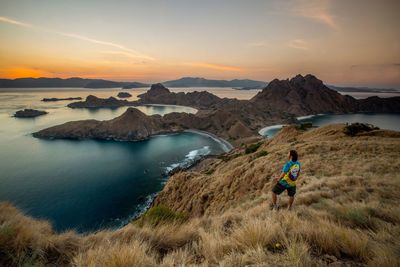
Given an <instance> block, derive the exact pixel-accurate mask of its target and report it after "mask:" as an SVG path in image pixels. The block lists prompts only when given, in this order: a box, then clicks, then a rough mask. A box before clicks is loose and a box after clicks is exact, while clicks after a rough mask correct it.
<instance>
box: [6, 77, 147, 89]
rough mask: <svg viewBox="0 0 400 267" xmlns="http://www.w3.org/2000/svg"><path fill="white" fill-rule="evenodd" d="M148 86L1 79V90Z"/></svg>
mask: <svg viewBox="0 0 400 267" xmlns="http://www.w3.org/2000/svg"><path fill="white" fill-rule="evenodd" d="M148 86H149V85H148V84H145V83H140V82H115V81H108V80H101V79H83V78H68V79H61V78H18V79H14V80H11V79H0V88H49V87H50V88H51V87H55V88H62V87H73V88H90V89H100V88H113V87H121V88H124V89H131V88H140V87H148Z"/></svg>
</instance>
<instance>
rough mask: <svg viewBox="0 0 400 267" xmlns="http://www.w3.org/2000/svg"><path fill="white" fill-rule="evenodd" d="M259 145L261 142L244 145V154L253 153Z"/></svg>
mask: <svg viewBox="0 0 400 267" xmlns="http://www.w3.org/2000/svg"><path fill="white" fill-rule="evenodd" d="M261 145H262V142H259V143H254V144H250V145H249V146H247V147H246V149H245V153H246V154H250V153H254V152H256V151H257V149H258V148H259V147H260V146H261Z"/></svg>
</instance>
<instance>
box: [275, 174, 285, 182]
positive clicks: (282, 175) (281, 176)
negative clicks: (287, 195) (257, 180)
mask: <svg viewBox="0 0 400 267" xmlns="http://www.w3.org/2000/svg"><path fill="white" fill-rule="evenodd" d="M285 174H286V173H284V172H281V175H280V176H278V177H276V178H275V182H279V180H280V179H282V178H283V177H284V176H285Z"/></svg>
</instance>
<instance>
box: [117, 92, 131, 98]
mask: <svg viewBox="0 0 400 267" xmlns="http://www.w3.org/2000/svg"><path fill="white" fill-rule="evenodd" d="M117 96H118V97H119V98H129V97H132V95H131V94H130V93H127V92H119V93H118V95H117Z"/></svg>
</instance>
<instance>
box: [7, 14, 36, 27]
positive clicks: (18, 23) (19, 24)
mask: <svg viewBox="0 0 400 267" xmlns="http://www.w3.org/2000/svg"><path fill="white" fill-rule="evenodd" d="M0 22H4V23H8V24H14V25H18V26H22V27H26V28H35V27H34V26H33V25H32V24H28V23H24V22H21V21H16V20H13V19H10V18H6V17H1V16H0Z"/></svg>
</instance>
